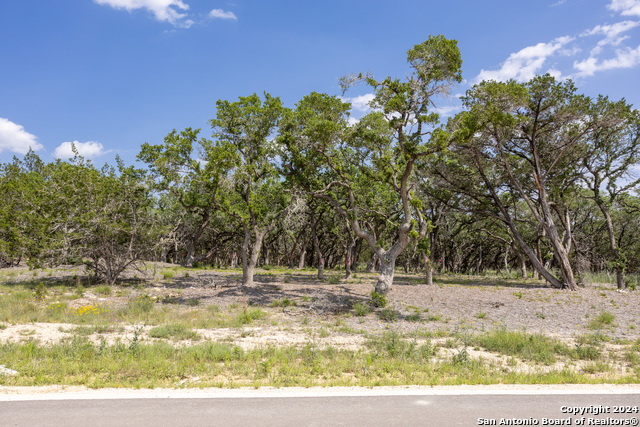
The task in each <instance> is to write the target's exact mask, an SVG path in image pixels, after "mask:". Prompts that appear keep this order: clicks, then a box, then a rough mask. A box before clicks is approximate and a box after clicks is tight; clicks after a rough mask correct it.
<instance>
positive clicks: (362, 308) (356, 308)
mask: <svg viewBox="0 0 640 427" xmlns="http://www.w3.org/2000/svg"><path fill="white" fill-rule="evenodd" d="M352 308H353V312H354V313H355V315H356V316H359V317H363V316H366V315H368V314H369V313H371V307H369V305H368V304H365V303H363V302H356V303H355V304H353V307H352Z"/></svg>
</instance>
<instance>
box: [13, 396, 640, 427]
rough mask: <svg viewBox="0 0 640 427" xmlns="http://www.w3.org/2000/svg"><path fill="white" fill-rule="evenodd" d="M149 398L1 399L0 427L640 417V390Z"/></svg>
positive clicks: (554, 421)
mask: <svg viewBox="0 0 640 427" xmlns="http://www.w3.org/2000/svg"><path fill="white" fill-rule="evenodd" d="M480 390H481V389H480ZM0 392H2V390H1V389H0ZM148 394H149V393H146V394H145V393H142V394H138V395H136V394H135V393H133V394H130V395H129V396H123V397H122V398H121V397H118V395H115V396H113V395H111V396H105V397H106V398H104V397H101V396H100V393H89V394H87V395H86V396H83V394H82V393H75V394H73V393H72V394H68V395H65V394H64V393H63V394H60V393H56V394H52V395H47V394H40V395H19V394H13V395H12V394H4V395H0V426H79V425H89V426H260V427H262V426H477V425H637V420H638V419H639V418H640V413H639V412H638V411H639V410H638V406H640V390H636V391H628V390H627V391H626V392H624V393H620V394H618V393H616V392H615V390H613V391H612V390H607V391H601V390H595V391H586V392H585V391H584V390H582V391H580V392H579V393H577V394H576V393H572V392H566V393H564V392H557V391H552V392H551V393H549V392H547V391H545V390H530V391H527V390H524V391H522V390H520V391H518V392H513V391H508V390H507V391H502V392H500V391H495V390H494V391H490V392H489V393H488V394H485V393H483V392H482V391H478V389H476V390H475V391H474V392H472V393H468V392H465V391H462V392H459V393H458V392H456V391H455V389H449V391H447V392H445V393H438V392H437V391H435V392H434V391H433V390H429V389H425V390H401V391H400V392H397V391H393V390H391V391H389V390H388V389H387V390H382V391H376V389H365V390H363V391H362V392H359V391H357V390H356V391H353V392H348V393H345V392H344V391H343V390H340V389H338V390H335V391H334V390H331V389H321V391H320V392H314V391H313V390H308V391H304V390H303V391H300V392H281V391H274V393H272V394H269V393H265V392H264V391H256V392H254V393H252V392H251V391H246V392H243V393H240V394H238V393H234V392H233V391H230V392H229V393H228V394H229V395H232V396H233V397H225V393H224V391H218V392H216V393H215V394H213V395H210V396H207V394H206V392H204V393H200V394H197V392H196V393H195V394H194V395H193V396H192V397H183V396H184V393H183V394H181V393H177V394H173V393H171V392H169V391H167V392H166V394H165V395H163V394H162V393H156V395H154V397H152V398H148V397H145V396H148ZM620 410H623V411H624V412H620ZM607 411H608V412H607ZM616 411H617V412H616ZM572 412H573V413H572ZM576 412H577V413H576ZM579 412H583V413H582V414H581V413H579ZM598 412H603V413H599V414H598ZM501 422H502V424H501ZM509 422H511V423H512V424H508V423H509ZM602 422H604V423H605V424H602ZM619 422H627V423H628V424H618V423H619ZM493 423H495V424H493Z"/></svg>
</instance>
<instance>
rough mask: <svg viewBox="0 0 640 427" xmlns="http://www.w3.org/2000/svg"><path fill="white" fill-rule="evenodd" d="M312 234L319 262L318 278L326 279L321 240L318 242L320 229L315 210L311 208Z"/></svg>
mask: <svg viewBox="0 0 640 427" xmlns="http://www.w3.org/2000/svg"><path fill="white" fill-rule="evenodd" d="M311 236H312V238H313V250H314V251H315V253H316V262H317V263H318V264H317V265H318V279H320V280H324V256H323V255H322V252H321V251H320V242H318V230H317V228H316V221H315V218H314V211H313V209H312V210H311Z"/></svg>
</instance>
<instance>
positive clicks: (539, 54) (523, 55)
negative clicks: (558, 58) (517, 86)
mask: <svg viewBox="0 0 640 427" xmlns="http://www.w3.org/2000/svg"><path fill="white" fill-rule="evenodd" d="M573 40H574V38H573V37H569V36H564V37H558V38H556V39H554V40H552V41H551V42H549V43H538V44H536V45H535V46H527V47H525V48H524V49H521V50H519V51H518V52H515V53H512V54H511V55H509V57H508V58H507V60H506V61H504V62H503V63H502V66H501V67H500V69H499V70H484V69H483V70H481V71H480V73H479V74H478V76H477V77H476V78H475V79H473V83H479V82H481V81H483V80H497V81H506V80H510V79H515V80H517V81H527V80H531V79H532V78H533V77H534V76H535V75H536V74H540V72H541V71H543V66H544V64H545V62H546V60H547V58H548V57H550V56H551V55H553V54H556V53H558V52H559V51H560V50H561V49H562V48H563V47H564V46H565V45H567V43H569V42H571V41H573Z"/></svg>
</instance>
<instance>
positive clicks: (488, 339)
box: [470, 329, 571, 364]
mask: <svg viewBox="0 0 640 427" xmlns="http://www.w3.org/2000/svg"><path fill="white" fill-rule="evenodd" d="M470 341H471V342H472V343H474V344H476V345H479V346H481V347H484V348H486V349H487V350H489V351H497V352H500V353H504V354H507V355H509V356H517V357H519V358H521V359H524V360H532V361H534V362H542V363H545V364H551V363H553V362H554V361H555V357H556V355H558V354H561V355H568V354H570V353H571V351H570V349H569V348H568V347H567V346H566V345H565V344H563V343H561V342H560V341H559V340H557V339H555V338H549V337H547V336H545V335H543V334H540V333H537V334H528V333H526V332H512V331H507V330H505V329H496V330H493V331H491V332H488V333H486V334H482V335H478V336H475V337H471V338H470Z"/></svg>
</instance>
